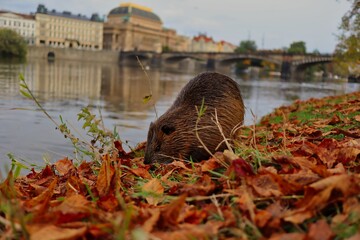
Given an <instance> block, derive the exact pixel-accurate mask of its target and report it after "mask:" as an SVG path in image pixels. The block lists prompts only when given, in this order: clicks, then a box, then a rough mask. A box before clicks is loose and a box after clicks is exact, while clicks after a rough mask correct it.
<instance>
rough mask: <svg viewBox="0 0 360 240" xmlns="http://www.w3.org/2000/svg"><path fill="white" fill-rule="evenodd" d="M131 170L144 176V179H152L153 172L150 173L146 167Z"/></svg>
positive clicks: (137, 174)
mask: <svg viewBox="0 0 360 240" xmlns="http://www.w3.org/2000/svg"><path fill="white" fill-rule="evenodd" d="M130 171H131V172H132V173H133V174H135V175H136V176H138V177H142V178H144V179H152V176H151V174H150V173H149V171H148V170H147V169H146V168H141V167H139V168H133V169H130Z"/></svg>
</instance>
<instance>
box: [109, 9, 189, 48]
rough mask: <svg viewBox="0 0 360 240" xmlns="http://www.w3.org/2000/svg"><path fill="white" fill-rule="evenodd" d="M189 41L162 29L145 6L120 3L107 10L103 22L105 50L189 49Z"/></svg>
mask: <svg viewBox="0 0 360 240" xmlns="http://www.w3.org/2000/svg"><path fill="white" fill-rule="evenodd" d="M189 44H190V40H189V39H188V38H187V37H184V36H179V35H177V33H176V31H175V30H173V29H165V28H163V23H162V21H161V19H160V17H159V16H157V15H156V14H155V13H153V12H152V10H151V9H150V8H148V7H143V6H140V5H137V4H133V3H123V4H121V5H120V6H119V7H116V8H114V9H112V10H111V11H110V13H109V14H108V16H107V22H106V23H105V24H104V45H103V46H104V49H111V50H118V51H155V52H161V51H163V50H171V51H188V49H189Z"/></svg>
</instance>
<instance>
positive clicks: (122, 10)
mask: <svg viewBox="0 0 360 240" xmlns="http://www.w3.org/2000/svg"><path fill="white" fill-rule="evenodd" d="M116 14H119V15H125V14H129V15H135V16H139V17H143V18H148V19H151V20H153V21H157V22H161V19H160V18H159V16H158V15H156V14H155V13H152V12H150V11H145V10H142V9H140V8H137V7H134V6H120V7H117V8H114V9H112V10H111V11H110V13H109V15H116Z"/></svg>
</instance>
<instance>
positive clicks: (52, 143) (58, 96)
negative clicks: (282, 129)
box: [0, 60, 360, 166]
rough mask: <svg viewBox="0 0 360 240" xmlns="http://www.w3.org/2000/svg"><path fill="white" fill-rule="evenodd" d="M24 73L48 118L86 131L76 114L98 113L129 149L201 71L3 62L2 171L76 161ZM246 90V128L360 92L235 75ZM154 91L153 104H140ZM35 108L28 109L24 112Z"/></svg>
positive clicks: (351, 88)
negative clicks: (318, 100) (290, 107)
mask: <svg viewBox="0 0 360 240" xmlns="http://www.w3.org/2000/svg"><path fill="white" fill-rule="evenodd" d="M19 73H23V74H24V76H25V79H26V82H27V83H28V84H29V86H30V88H31V89H32V90H33V91H34V93H35V95H36V96H37V98H38V99H39V100H41V102H42V103H43V105H44V107H45V108H46V109H47V110H48V112H49V114H50V115H51V116H52V117H53V118H55V119H58V118H59V115H61V116H62V118H63V119H66V120H67V123H68V124H69V126H74V128H75V129H77V130H79V129H81V124H79V123H78V122H77V113H78V112H79V111H80V109H81V107H84V106H91V107H92V108H93V112H94V113H97V108H100V109H101V112H102V116H103V119H104V122H105V125H106V126H107V127H108V128H110V129H112V128H113V127H114V126H117V130H118V131H119V134H120V136H121V138H122V139H123V140H128V141H129V143H130V145H131V146H134V145H135V144H136V143H138V142H141V141H144V140H145V138H146V134H147V129H148V126H149V123H150V122H151V121H153V120H154V119H155V118H156V116H155V111H154V108H153V104H154V103H155V104H156V109H157V112H158V114H159V115H160V114H162V113H164V112H165V111H166V109H167V108H168V107H169V106H170V105H171V103H172V102H173V100H174V99H175V97H176V95H177V93H178V92H179V91H180V89H181V88H182V87H183V86H184V85H185V84H186V83H187V82H188V81H189V80H190V79H191V78H192V77H193V76H194V75H195V74H197V72H191V73H188V72H185V70H184V71H179V70H178V71H177V72H174V71H173V72H171V71H167V70H165V69H162V70H159V69H150V70H149V71H148V74H149V77H147V76H146V75H145V73H144V72H143V71H142V70H141V68H140V67H138V68H128V67H119V66H118V65H117V64H103V63H94V62H73V61H58V60H56V61H55V62H53V63H48V62H46V61H42V60H31V61H29V62H28V63H26V64H0V123H1V128H0V161H1V162H2V163H0V166H3V163H4V162H9V160H8V158H7V157H6V153H8V152H13V153H15V155H16V156H20V157H22V158H25V159H28V160H29V161H31V162H34V161H39V162H40V161H41V159H42V155H43V154H44V153H47V154H49V155H50V158H51V159H52V160H56V159H58V158H61V157H63V156H66V155H70V157H71V155H72V147H71V145H70V143H69V142H68V141H67V140H66V139H64V138H63V136H62V135H61V134H60V133H58V132H57V131H55V130H54V128H55V127H54V125H53V124H52V123H51V122H50V121H49V120H48V119H46V117H45V116H44V114H43V113H41V112H39V111H34V109H35V104H34V103H33V102H32V101H30V100H27V99H24V98H22V97H21V96H20V95H19V93H18V92H19V80H18V75H19ZM232 77H233V78H235V79H236V81H237V82H238V83H239V84H240V86H241V91H242V94H243V98H244V102H245V106H246V108H247V111H246V116H245V119H246V124H250V123H252V122H253V115H252V113H254V114H255V115H256V116H257V118H258V119H259V118H260V117H261V116H263V115H265V114H267V113H269V112H271V111H272V110H273V109H274V108H275V107H279V106H280V105H284V104H289V103H290V102H292V101H293V100H294V99H308V98H311V97H323V96H327V95H338V94H343V93H346V92H351V91H359V90H360V87H359V84H355V83H353V84H349V83H346V82H321V81H319V82H286V81H281V80H279V79H276V78H272V79H271V78H268V79H256V78H255V79H249V78H247V77H243V76H232ZM150 92H152V93H153V97H152V101H150V102H149V103H147V104H144V102H143V98H144V97H145V96H147V95H149V94H150ZM20 109H30V110H20Z"/></svg>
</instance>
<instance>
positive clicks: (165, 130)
mask: <svg viewBox="0 0 360 240" xmlns="http://www.w3.org/2000/svg"><path fill="white" fill-rule="evenodd" d="M161 131H162V132H163V133H165V134H166V135H169V134H171V133H173V132H174V131H175V127H174V126H171V125H163V126H162V127H161Z"/></svg>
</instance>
